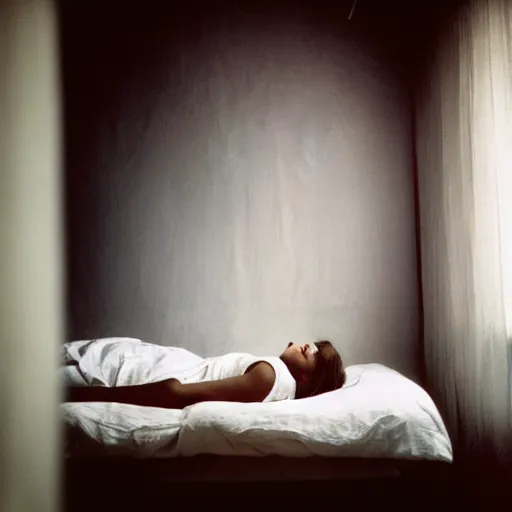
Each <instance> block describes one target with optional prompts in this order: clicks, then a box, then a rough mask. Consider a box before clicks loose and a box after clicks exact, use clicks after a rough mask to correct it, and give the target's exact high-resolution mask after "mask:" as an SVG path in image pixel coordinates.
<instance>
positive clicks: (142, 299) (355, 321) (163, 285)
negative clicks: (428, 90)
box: [61, 2, 419, 377]
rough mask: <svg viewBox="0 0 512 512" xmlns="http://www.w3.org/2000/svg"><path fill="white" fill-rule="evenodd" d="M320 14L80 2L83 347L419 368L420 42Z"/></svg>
mask: <svg viewBox="0 0 512 512" xmlns="http://www.w3.org/2000/svg"><path fill="white" fill-rule="evenodd" d="M320 4H321V2H315V3H311V5H312V6H313V5H314V7H311V6H310V7H304V6H302V7H300V8H298V7H296V6H295V7H292V6H291V4H290V5H286V4H285V3H280V4H278V3H274V4H273V6H272V7H265V6H264V4H262V3H258V4H255V5H254V6H252V7H251V6H250V4H248V3H247V4H245V3H244V6H245V7H244V9H243V10H242V8H235V7H230V8H227V7H221V5H220V3H217V4H216V7H215V9H213V8H210V9H204V8H203V9H202V10H199V9H197V6H196V8H195V13H192V9H190V12H185V9H184V8H183V7H181V8H180V9H179V10H177V8H170V7H167V8H165V9H163V8H161V7H160V8H157V7H156V4H155V3H151V2H145V3H142V4H141V5H140V6H139V7H138V8H137V9H135V8H133V9H131V8H129V7H126V5H123V6H122V8H121V7H120V5H121V4H119V6H118V8H116V3H115V2H114V3H109V7H108V10H106V8H105V7H104V6H103V5H102V4H100V3H96V2H90V3H88V4H87V5H85V3H83V5H82V6H80V7H79V6H78V5H76V4H75V5H73V7H72V10H71V7H69V6H68V7H66V6H65V5H64V6H63V7H62V9H61V11H62V12H61V14H62V15H61V22H62V47H63V54H62V57H63V69H64V83H63V86H64V92H65V98H66V102H65V114H66V115H65V122H66V174H67V183H66V191H67V236H68V240H67V244H68V301H67V304H68V339H79V338H92V337H103V336H133V337H139V338H142V339H145V340H147V341H152V342H155V343H160V344H163V345H177V346H184V347H186V348H188V349H190V350H192V351H194V352H197V353H199V354H201V355H204V356H212V355H218V354H220V353H223V352H226V351H232V350H237V351H243V350H246V351H250V352H253V353H256V354H268V353H276V354H278V353H279V352H280V351H281V349H282V348H283V346H284V345H285V344H286V343H287V342H288V341H289V340H293V341H297V342H303V341H309V340H310V339H311V338H327V339H331V340H332V341H333V342H334V343H335V344H336V346H337V347H338V348H339V349H340V350H341V351H342V354H343V356H344V358H345V362H346V363H347V364H353V363H364V362H381V363H383V364H387V365H390V366H392V367H394V368H396V369H398V370H400V371H402V372H404V373H405V374H407V375H409V376H412V377H416V376H417V374H418V364H419V363H418V360H419V357H418V354H419V351H418V287H417V277H416V276H417V268H416V247H415V229H414V195H413V174H412V168H413V159H412V146H411V140H412V137H411V132H410V130H411V123H410V120H411V111H410V108H409V106H410V103H409V91H408V82H407V76H406V72H405V71H404V67H403V59H404V54H403V52H402V50H401V48H403V47H404V45H403V41H400V40H398V36H397V33H398V31H397V30H395V29H394V28H393V27H392V26H391V25H390V23H388V22H384V23H383V20H384V18H383V17H385V16H386V15H387V16H389V19H388V21H389V20H391V19H392V16H393V13H385V12H380V13H379V11H378V7H376V6H375V5H372V4H371V3H370V2H367V3H366V5H365V3H364V2H363V3H361V5H360V6H359V7H358V8H357V10H356V11H355V13H354V18H353V19H352V20H351V21H350V22H349V21H348V20H347V19H346V18H347V15H348V12H349V11H350V7H351V2H341V3H340V4H339V5H338V7H337V8H336V10H332V8H331V10H329V9H327V8H323V7H321V5H320ZM173 9H174V10H173ZM372 9H373V11H372ZM395 28H396V27H395Z"/></svg>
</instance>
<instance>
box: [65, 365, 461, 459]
mask: <svg viewBox="0 0 512 512" xmlns="http://www.w3.org/2000/svg"><path fill="white" fill-rule="evenodd" d="M347 376H348V379H347V383H346V385H345V386H344V387H343V388H342V389H340V390H337V391H333V392H331V393H326V394H324V395H320V396H317V397H313V398H307V399H303V400H289V401H283V402H273V403H263V404H262V403H253V404H242V403H228V402H203V403H199V404H196V405H193V406H191V407H187V408H186V409H184V410H183V411H179V410H166V409H158V408H150V407H139V406H134V405H127V404H115V403H114V404H112V403H108V404H107V403H66V404H63V405H62V406H61V407H62V412H63V418H64V422H65V425H66V428H67V430H68V433H69V436H68V439H69V444H68V445H67V450H68V452H67V453H68V455H69V456H77V457H79V456H87V455H98V454H103V455H130V456H135V457H146V458H147V457H178V456H193V455H198V454H217V455H243V456H265V455H281V456H288V457H307V456H312V455H321V456H324V457H379V458H398V459H429V460H440V461H447V462H451V461H452V446H451V443H450V439H449V436H448V433H447V431H446V428H445V425H444V423H443V421H442V419H441V416H440V414H439V412H438V410H437V408H436V406H435V404H434V402H433V401H432V399H431V398H430V396H429V395H428V394H427V393H426V391H424V390H423V389H422V388H421V387H420V386H418V385H417V384H415V383H414V382H413V381H411V380H409V379H407V378H406V377H404V376H403V375H401V374H400V373H398V372H396V371H394V370H391V369H390V368H388V367H386V366H383V365H380V364H366V365H357V366H351V367H348V368H347Z"/></svg>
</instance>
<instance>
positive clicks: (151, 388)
mask: <svg viewBox="0 0 512 512" xmlns="http://www.w3.org/2000/svg"><path fill="white" fill-rule="evenodd" d="M274 381H275V372H274V369H273V368H272V366H271V365H270V364H268V363H266V362H259V363H256V364H255V365H253V366H252V367H251V368H250V369H249V370H248V371H247V372H246V373H245V374H244V375H241V376H239V377H231V378H229V379H222V380H216V381H211V382H201V383H198V384H181V383H180V382H179V381H177V380H176V379H167V380H163V381H160V382H154V383H150V384H141V385H136V386H119V387H112V388H109V387H102V386H93V387H73V388H70V389H69V392H68V396H67V397H66V399H67V401H68V402H118V403H125V404H134V405H144V406H148V407H163V408H167V409H183V408H184V407H187V406H189V405H192V404H195V403H198V402H208V401H209V402H211V401H221V402H262V401H263V400H264V399H265V398H266V396H267V395H268V394H269V393H270V391H271V390H272V387H273V385H274Z"/></svg>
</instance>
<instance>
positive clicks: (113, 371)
mask: <svg viewBox="0 0 512 512" xmlns="http://www.w3.org/2000/svg"><path fill="white" fill-rule="evenodd" d="M63 351H64V364H65V366H64V367H63V369H62V371H63V373H64V379H65V381H66V383H67V389H66V401H68V402H118V403H126V404H134V405H142V406H150V407H163V408H170V409H183V408H184V407H187V406H189V405H192V404H195V403H198V402H205V401H224V402H271V401H278V400H291V399H294V398H305V397H309V396H314V395H318V394H321V393H325V392H327V391H333V390H335V389H338V388H341V387H342V386H343V384H344V382H345V371H344V368H343V362H342V360H341V357H340V355H339V354H338V352H337V351H336V349H335V348H334V346H333V345H332V344H331V343H330V342H329V341H318V342H315V343H312V344H310V345H309V344H305V345H298V344H295V343H293V342H290V343H289V344H288V346H287V348H286V350H285V351H284V352H283V353H282V354H281V356H280V357H256V356H252V355H250V354H244V353H231V354H226V355H224V356H220V357H213V358H209V359H203V358H201V357H199V356H197V355H195V354H192V353H191V352H189V351H187V350H185V349H182V348H177V347H163V346H160V345H154V344H151V343H146V342H143V341H141V340H138V339H133V338H103V339H96V340H84V341H74V342H70V343H66V344H65V345H64V347H63Z"/></svg>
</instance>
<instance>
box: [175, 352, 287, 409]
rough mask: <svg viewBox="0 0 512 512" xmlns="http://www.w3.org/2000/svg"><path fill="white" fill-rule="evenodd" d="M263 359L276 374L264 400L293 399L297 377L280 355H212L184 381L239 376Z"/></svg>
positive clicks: (204, 380) (202, 380)
mask: <svg viewBox="0 0 512 512" xmlns="http://www.w3.org/2000/svg"><path fill="white" fill-rule="evenodd" d="M263 361H264V362H266V363H268V364H270V366H272V368H273V369H274V372H275V375H276V378H275V381H274V385H273V387H272V389H271V390H270V393H269V394H268V395H267V396H266V398H265V400H263V401H264V402H276V401H279V400H293V399H294V398H295V389H296V383H295V379H294V378H293V377H292V375H291V373H290V371H289V370H288V367H287V366H286V365H285V364H284V363H283V361H281V359H280V358H279V357H258V356H253V355H251V354H245V353H231V354H226V355H224V356H219V357H212V358H209V359H205V360H204V361H203V362H202V363H199V365H197V367H196V368H195V369H194V371H191V372H190V374H189V375H187V376H185V377H184V378H183V379H182V382H183V383H184V384H186V383H191V382H208V381H212V380H221V379H227V378H229V377H238V376H239V375H243V374H244V373H245V372H246V371H247V370H248V369H249V367H250V366H252V365H253V364H255V363H258V362H263Z"/></svg>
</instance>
